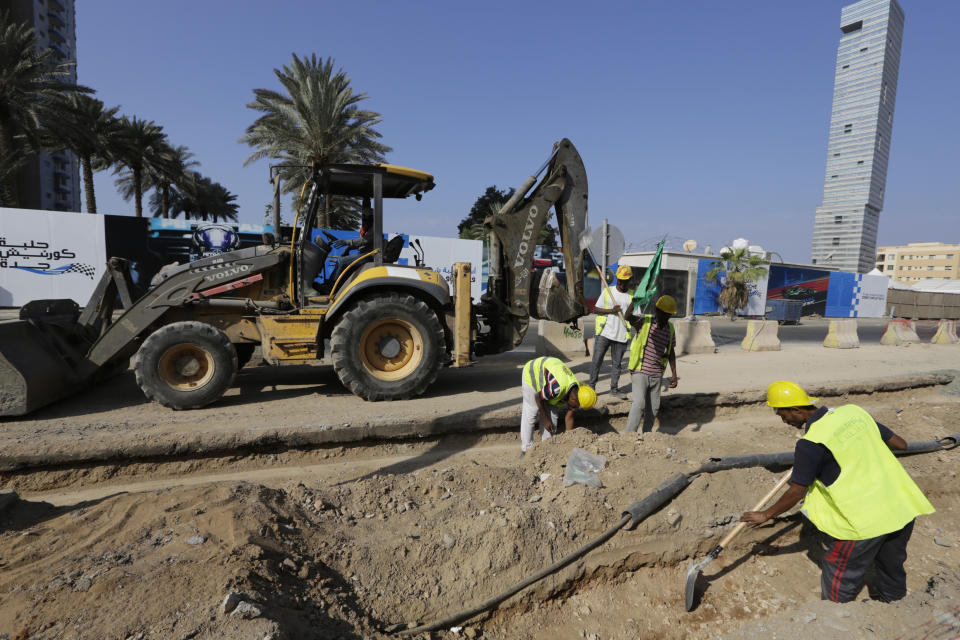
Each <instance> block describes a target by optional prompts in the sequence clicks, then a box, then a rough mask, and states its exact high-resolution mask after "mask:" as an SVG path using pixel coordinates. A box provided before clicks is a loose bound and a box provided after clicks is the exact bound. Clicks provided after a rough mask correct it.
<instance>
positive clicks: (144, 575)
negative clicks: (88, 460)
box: [0, 392, 960, 640]
mask: <svg viewBox="0 0 960 640" xmlns="http://www.w3.org/2000/svg"><path fill="white" fill-rule="evenodd" d="M862 400H863V401H864V402H863V404H864V405H865V406H866V407H867V408H868V409H869V410H871V411H873V412H874V413H875V414H876V415H878V417H879V418H880V419H881V420H882V421H884V422H886V423H887V424H888V425H889V426H891V427H892V428H894V429H895V430H896V431H897V432H898V433H900V434H901V435H903V436H904V437H905V438H907V439H908V440H921V439H930V438H931V437H933V435H935V434H934V433H932V432H940V431H943V430H944V429H945V428H946V429H949V425H951V424H952V423H953V421H954V420H955V416H956V415H957V408H958V406H960V403H958V402H957V401H956V400H955V399H953V398H945V397H944V396H939V395H936V394H933V393H932V392H931V393H927V394H909V393H903V394H888V395H887V396H877V397H875V398H864V399H862ZM622 426H623V425H621V424H616V423H615V424H613V425H595V426H594V428H593V429H592V430H588V429H584V428H579V429H575V430H573V431H571V432H569V433H565V434H561V435H559V436H557V437H555V438H552V439H550V440H548V441H545V442H542V443H538V444H537V445H536V446H535V447H534V448H533V449H531V450H530V451H529V452H528V453H527V455H526V456H525V457H524V458H522V459H520V458H519V457H518V456H519V444H518V443H517V441H516V438H515V436H510V437H509V438H507V439H503V440H501V441H500V443H497V442H495V441H491V440H488V441H486V442H484V443H483V446H476V441H475V440H470V441H468V443H467V444H465V445H464V446H463V447H458V444H457V443H458V441H457V440H456V439H452V440H449V441H446V442H445V443H433V444H429V443H424V444H421V445H416V446H414V445H406V444H405V445H397V447H408V446H409V447H410V450H409V451H410V455H407V456H402V457H397V456H395V455H393V456H392V457H391V458H390V459H389V460H390V461H389V462H386V461H385V462H383V463H382V464H379V465H373V468H372V470H371V469H370V465H369V462H370V460H366V461H363V462H364V464H360V462H361V461H360V460H358V461H357V466H356V468H353V469H352V468H351V467H350V466H348V465H345V462H347V461H349V457H346V458H344V459H338V460H337V462H336V470H335V471H331V472H330V473H329V474H327V475H320V476H317V475H309V474H308V473H307V472H306V471H302V470H301V471H296V470H291V474H290V477H291V479H290V480H288V481H285V482H283V483H279V484H277V485H276V487H275V488H266V487H263V486H259V485H256V484H253V483H239V484H237V483H230V484H215V485H203V486H199V487H192V488H178V489H166V490H162V491H152V492H146V493H135V494H117V495H112V496H110V497H107V498H104V499H102V500H99V501H97V502H93V503H86V504H78V505H74V506H71V507H66V508H56V507H51V506H49V505H45V504H41V503H37V502H21V503H20V504H18V505H17V506H15V507H14V508H13V509H11V510H9V511H7V512H5V513H4V514H3V515H0V567H2V569H3V571H2V573H0V637H2V633H4V632H6V633H7V634H9V636H10V637H11V638H12V637H21V638H29V637H33V638H104V637H109V638H123V639H126V638H130V637H132V638H138V637H139V638H141V639H146V638H222V637H230V638H254V639H256V640H261V639H263V638H273V639H274V640H279V639H280V638H291V639H292V638H339V637H345V638H358V637H364V638H380V637H388V636H389V632H390V631H393V630H395V629H397V628H400V627H402V626H405V625H406V624H408V623H421V622H430V621H432V620H434V619H437V618H440V617H443V616H445V615H446V614H448V613H452V612H454V611H458V610H460V609H463V608H466V607H468V606H471V605H474V604H476V603H478V602H480V601H483V600H486V599H487V598H489V597H492V596H494V595H496V594H498V593H500V592H502V591H504V590H505V589H506V588H508V587H510V586H511V585H513V584H515V583H517V582H519V581H520V580H522V579H524V578H526V577H527V576H529V575H530V574H532V573H535V572H536V571H539V570H540V569H542V568H543V567H546V566H548V565H550V564H551V563H553V562H555V561H556V560H558V559H560V558H561V557H563V556H564V555H566V554H568V553H570V552H572V551H574V550H575V549H577V548H579V547H580V546H581V545H583V544H585V543H586V542H588V541H589V540H591V539H592V538H594V537H595V536H597V535H598V534H600V533H602V532H603V531H605V530H607V529H608V528H609V527H610V526H611V525H612V524H614V523H615V522H616V521H617V520H619V519H620V518H621V515H622V512H623V510H624V509H625V508H626V507H628V506H629V505H630V504H631V503H633V502H634V501H636V500H639V499H641V498H643V497H645V496H646V495H648V494H649V493H650V492H651V491H652V490H653V489H654V488H655V487H656V486H657V485H659V484H660V483H661V482H662V481H664V480H665V479H666V478H668V477H669V476H670V475H672V474H674V473H676V472H678V471H689V470H691V469H693V468H695V467H696V466H698V465H699V464H700V462H702V461H703V460H705V459H706V458H708V457H710V456H711V455H735V454H740V453H752V452H776V451H788V450H791V449H792V446H793V442H794V441H795V438H796V432H795V431H793V430H791V429H789V428H787V427H785V426H779V425H777V424H776V423H775V422H774V421H773V420H772V419H771V416H770V413H769V410H767V409H762V410H761V409H759V408H758V409H751V408H746V409H744V410H743V411H741V412H739V413H738V414H736V415H731V416H727V417H726V419H724V420H714V421H712V422H710V423H706V424H703V425H698V426H696V427H691V428H689V429H684V430H682V431H680V432H678V433H675V434H667V433H658V432H655V433H648V434H646V435H645V436H644V437H643V439H642V440H641V439H639V438H638V437H637V436H636V435H635V434H625V433H618V432H617V430H616V429H619V428H622ZM953 430H954V431H956V429H953ZM940 435H942V434H940ZM391 447H393V445H391ZM444 447H448V448H447V449H444ZM574 448H582V449H584V450H586V451H588V452H590V453H594V454H599V455H602V456H604V457H605V458H606V461H607V464H606V467H605V468H604V469H603V471H601V472H600V473H599V478H600V480H601V482H602V486H599V487H594V486H586V485H583V484H574V485H572V486H568V487H564V486H563V475H564V471H565V464H566V463H567V460H568V458H569V456H570V453H571V451H572V450H573V449H574ZM396 452H397V448H390V453H391V454H394V453H396ZM368 455H369V452H368ZM903 462H904V466H905V467H906V468H907V470H908V471H909V472H910V473H911V475H913V477H914V478H915V479H916V480H917V482H918V483H919V484H920V486H921V487H922V488H923V489H924V491H925V492H926V493H927V495H928V496H929V497H930V499H931V501H932V502H933V503H934V505H935V506H936V507H937V513H935V514H933V515H931V516H925V517H923V518H920V519H918V521H917V525H916V529H915V532H914V536H913V539H912V540H911V543H910V557H909V558H908V561H907V570H908V587H909V589H910V591H911V593H910V595H909V596H908V598H907V599H906V600H905V601H903V602H902V603H898V604H894V605H880V604H878V603H875V602H872V601H867V602H858V603H854V604H851V605H845V606H836V605H833V604H831V603H824V602H821V601H820V600H819V569H818V566H817V563H816V560H817V558H818V554H820V553H822V550H821V549H820V548H819V545H818V542H817V538H816V536H815V535H814V532H813V531H812V530H811V529H810V527H809V526H805V525H804V524H803V521H802V519H801V518H800V517H799V516H789V517H784V518H779V519H777V520H776V521H774V522H772V523H769V524H767V525H766V526H763V527H759V528H756V529H752V530H748V531H747V532H746V533H745V534H744V535H742V536H741V537H740V538H739V539H738V540H737V541H736V542H735V543H734V544H733V545H732V546H731V547H730V548H729V549H727V550H725V551H724V553H723V554H722V555H721V556H720V558H718V559H717V560H715V561H714V562H713V563H711V564H710V565H709V567H708V568H707V570H706V571H705V574H704V579H705V581H704V584H703V585H702V586H703V587H704V588H705V592H704V594H703V597H702V602H701V603H700V606H699V607H698V608H697V609H696V610H695V611H693V612H691V613H686V612H685V611H684V607H683V582H684V576H685V573H686V567H687V562H688V561H689V560H690V559H692V558H696V559H701V558H702V557H703V556H704V555H706V554H707V553H708V552H709V551H710V549H712V548H713V546H714V545H716V543H717V541H718V540H719V538H720V537H721V536H722V535H723V533H725V532H726V531H727V530H729V527H730V526H731V524H732V523H733V522H735V521H736V519H737V518H738V517H739V515H740V514H741V513H742V512H743V511H744V510H745V509H746V508H748V507H749V506H750V505H752V504H753V503H754V502H755V501H756V500H757V498H758V497H759V496H761V495H763V494H764V493H766V491H767V490H768V489H769V488H770V487H771V486H772V485H773V483H774V482H775V481H776V479H777V477H778V476H779V475H780V474H781V473H782V472H783V471H782V470H767V469H762V468H758V469H744V470H737V471H728V472H721V473H717V474H712V475H704V476H701V477H699V478H697V479H695V480H694V481H693V482H692V483H691V484H690V486H689V487H688V488H687V489H686V490H685V491H683V492H682V493H681V494H680V495H679V496H677V498H676V499H674V500H673V501H672V502H671V503H670V504H668V505H666V506H665V507H664V508H663V509H662V510H660V511H659V512H657V513H655V514H653V515H652V516H651V517H650V518H649V519H648V520H646V521H645V522H643V523H642V524H640V526H638V527H636V528H635V529H632V530H622V531H621V532H620V533H618V534H617V535H616V536H614V537H613V538H612V539H611V540H610V541H609V542H608V543H607V544H605V545H604V546H602V547H600V548H599V549H597V550H595V551H593V552H591V553H590V554H589V555H587V556H586V557H585V558H583V559H582V560H580V561H578V562H577V563H575V564H573V565H571V566H570V567H567V568H566V569H564V570H562V571H560V572H559V573H557V574H555V575H553V576H550V577H548V578H547V579H545V580H543V581H542V582H540V583H537V584H536V585H534V586H533V587H531V588H529V589H527V590H525V591H523V592H521V593H520V594H518V595H517V596H514V597H513V598H512V599H510V600H508V601H507V602H505V603H504V604H503V605H501V608H500V609H499V610H497V611H495V612H492V613H491V614H487V615H485V616H481V617H479V618H477V619H474V620H471V621H469V622H467V623H466V625H467V627H466V628H465V629H462V630H460V631H459V632H458V634H452V632H445V633H444V634H440V635H450V636H451V637H454V635H457V636H460V635H467V637H478V636H482V637H488V638H519V637H523V638H543V639H544V640H546V639H547V638H551V639H552V638H566V637H570V638H577V637H585V638H598V639H603V640H607V639H609V638H636V637H643V638H665V639H673V638H676V639H679V638H690V637H698V638H714V637H721V636H723V635H724V634H733V635H731V636H730V637H737V638H769V637H796V636H797V635H798V634H800V633H803V634H804V635H814V634H815V635H817V636H818V637H819V638H824V639H826V638H834V637H836V638H841V637H843V638H849V637H861V636H865V635H866V634H867V633H868V632H872V634H873V635H871V637H893V636H896V635H900V636H903V637H914V636H911V635H910V633H912V631H911V630H918V629H922V628H924V627H923V625H925V624H926V625H930V624H942V625H943V624H945V625H948V626H947V627H945V628H949V625H951V624H954V623H956V624H955V628H956V630H955V631H954V633H957V632H960V620H958V618H957V616H956V613H957V609H956V606H957V603H958V602H960V573H958V568H960V537H958V536H957V533H956V532H957V530H958V527H957V522H958V515H960V497H958V492H957V490H956V471H957V469H960V465H958V464H957V463H958V462H960V454H958V450H953V451H949V452H942V453H935V454H929V455H923V456H915V457H911V458H907V459H904V460H903ZM228 594H236V595H235V596H234V597H233V599H232V600H230V601H229V605H231V606H236V605H237V603H238V602H243V603H244V604H241V605H240V606H237V607H236V609H234V612H225V611H224V599H225V598H226V597H227V596H228ZM868 595H869V593H868V591H867V590H864V592H863V593H862V595H861V597H862V598H867V597H868ZM228 608H230V607H228ZM951 612H952V613H951ZM945 616H946V617H945ZM950 616H954V617H953V618H951V617H950ZM951 620H952V622H951ZM928 628H929V627H928ZM844 634H845V635H844ZM916 637H920V636H919V635H917V636H916ZM948 637H949V636H948Z"/></svg>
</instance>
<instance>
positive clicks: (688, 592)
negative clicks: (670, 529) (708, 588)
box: [683, 556, 713, 611]
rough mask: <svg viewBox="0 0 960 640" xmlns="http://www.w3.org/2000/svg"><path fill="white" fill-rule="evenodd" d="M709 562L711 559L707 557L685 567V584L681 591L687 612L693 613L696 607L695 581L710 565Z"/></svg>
mask: <svg viewBox="0 0 960 640" xmlns="http://www.w3.org/2000/svg"><path fill="white" fill-rule="evenodd" d="M711 560H713V558H711V557H710V556H707V557H706V558H704V559H703V560H701V561H700V562H694V561H693V560H691V561H690V564H689V565H688V566H687V583H686V585H685V586H684V590H683V598H684V606H685V607H686V608H687V611H693V608H694V606H695V605H696V598H697V579H698V578H699V577H700V572H702V571H703V568H704V567H705V566H707V565H708V564H710V561H711Z"/></svg>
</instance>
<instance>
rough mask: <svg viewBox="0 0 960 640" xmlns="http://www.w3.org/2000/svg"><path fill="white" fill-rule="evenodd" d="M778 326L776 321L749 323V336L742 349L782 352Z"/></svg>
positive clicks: (744, 340) (751, 321) (754, 321)
mask: <svg viewBox="0 0 960 640" xmlns="http://www.w3.org/2000/svg"><path fill="white" fill-rule="evenodd" d="M777 328H778V325H777V323H776V321H775V320H749V321H747V335H746V337H744V339H743V342H741V343H740V348H741V349H745V350H747V351H780V338H779V337H777Z"/></svg>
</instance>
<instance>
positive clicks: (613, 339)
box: [587, 265, 633, 400]
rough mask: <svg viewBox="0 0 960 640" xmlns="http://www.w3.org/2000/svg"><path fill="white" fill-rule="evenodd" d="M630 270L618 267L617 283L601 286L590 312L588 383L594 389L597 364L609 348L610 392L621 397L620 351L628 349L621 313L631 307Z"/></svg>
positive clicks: (622, 396)
mask: <svg viewBox="0 0 960 640" xmlns="http://www.w3.org/2000/svg"><path fill="white" fill-rule="evenodd" d="M632 277H633V271H632V270H631V269H630V267H628V266H627V265H621V266H620V267H619V268H618V269H617V286H616V287H604V290H603V294H601V296H600V298H599V299H598V300H597V304H596V305H595V307H594V309H593V312H594V313H595V314H597V319H596V325H595V329H596V331H595V335H596V340H594V344H593V364H592V366H591V367H590V381H589V382H588V383H587V384H588V385H590V386H591V387H593V388H594V389H596V387H597V378H598V377H599V376H600V367H601V365H603V359H604V357H605V356H606V355H607V350H608V349H609V350H610V360H611V362H612V364H613V370H612V371H611V372H610V393H611V394H612V395H613V396H614V397H616V398H619V399H621V400H626V398H627V394H626V393H624V392H623V391H621V390H620V387H619V385H620V373H621V372H622V371H623V368H622V367H623V354H624V353H626V351H627V344H628V337H629V336H628V335H627V326H626V325H625V324H624V323H623V320H622V319H621V315H622V314H623V313H625V312H626V310H627V309H629V308H630V304H631V303H632V301H633V292H632V291H630V289H629V286H630V278H632Z"/></svg>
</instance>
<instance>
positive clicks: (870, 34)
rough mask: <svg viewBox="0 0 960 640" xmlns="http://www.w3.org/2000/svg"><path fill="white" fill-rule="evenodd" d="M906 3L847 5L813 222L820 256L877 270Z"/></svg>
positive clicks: (881, 0)
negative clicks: (903, 5)
mask: <svg viewBox="0 0 960 640" xmlns="http://www.w3.org/2000/svg"><path fill="white" fill-rule="evenodd" d="M903 21H904V14H903V9H901V8H900V5H899V4H897V0H861V1H860V2H856V3H854V4H851V5H848V6H846V7H844V8H843V9H842V10H841V12H840V31H841V34H840V46H839V48H838V50H837V69H836V76H835V79H834V83H833V109H832V112H831V116H830V140H829V143H828V145H827V172H826V178H825V179H824V184H823V203H822V204H821V205H820V206H819V207H817V213H816V218H815V221H814V225H813V250H812V252H811V253H812V255H811V258H812V262H813V263H814V264H822V265H825V266H830V267H836V268H839V269H842V270H844V271H856V272H859V273H866V272H867V271H869V270H871V269H873V267H874V261H875V258H876V251H877V227H878V222H879V217H880V210H881V209H883V192H884V188H885V187H886V182H887V161H888V159H889V157H890V134H891V132H892V131H893V108H894V104H895V102H896V97H897V76H898V73H899V69H900V45H901V42H902V40H903Z"/></svg>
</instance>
